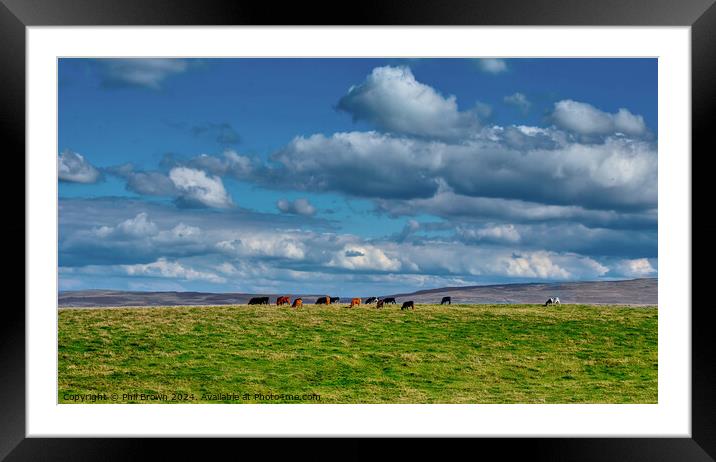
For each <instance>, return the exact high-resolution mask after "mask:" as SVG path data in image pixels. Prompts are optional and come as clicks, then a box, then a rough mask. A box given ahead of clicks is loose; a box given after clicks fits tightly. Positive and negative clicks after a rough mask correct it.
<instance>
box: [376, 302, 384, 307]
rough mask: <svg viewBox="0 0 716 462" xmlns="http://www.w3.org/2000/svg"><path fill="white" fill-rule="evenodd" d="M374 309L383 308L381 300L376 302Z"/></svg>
mask: <svg viewBox="0 0 716 462" xmlns="http://www.w3.org/2000/svg"><path fill="white" fill-rule="evenodd" d="M375 307H376V308H383V300H378V303H376V304H375Z"/></svg>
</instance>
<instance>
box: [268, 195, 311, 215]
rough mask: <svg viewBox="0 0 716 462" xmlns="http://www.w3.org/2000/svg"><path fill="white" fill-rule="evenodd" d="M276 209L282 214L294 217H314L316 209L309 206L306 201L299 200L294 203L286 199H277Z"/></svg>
mask: <svg viewBox="0 0 716 462" xmlns="http://www.w3.org/2000/svg"><path fill="white" fill-rule="evenodd" d="M276 207H277V208H278V209H279V210H280V211H281V212H283V213H293V214H295V215H307V216H311V215H315V214H316V207H314V206H313V205H311V203H310V202H309V201H308V199H303V198H299V199H296V200H294V201H289V200H287V199H279V200H278V201H277V202H276Z"/></svg>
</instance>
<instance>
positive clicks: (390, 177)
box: [272, 128, 657, 210]
mask: <svg viewBox="0 0 716 462" xmlns="http://www.w3.org/2000/svg"><path fill="white" fill-rule="evenodd" d="M519 131H520V133H521V134H522V136H524V137H526V138H528V139H534V140H533V142H529V141H525V142H524V143H523V146H525V148H523V149H519V148H516V147H514V145H513V144H511V143H510V142H508V141H506V136H509V135H507V134H506V133H505V130H492V131H491V132H490V137H491V138H482V139H476V140H471V141H465V142H463V143H460V144H452V143H445V142H441V141H427V140H420V139H414V138H406V137H396V136H391V135H387V134H380V133H376V132H350V133H335V134H333V135H332V136H330V137H326V136H324V135H313V136H311V137H309V138H303V137H298V138H295V139H294V140H293V141H291V143H289V144H288V145H287V146H286V147H285V148H284V149H282V150H281V151H279V152H277V153H276V154H274V155H273V157H272V159H273V160H274V161H276V162H277V163H278V164H279V165H280V166H281V167H283V169H285V170H286V171H287V172H290V173H291V174H290V175H289V174H288V173H286V174H283V175H281V177H284V178H287V181H288V182H289V183H290V182H293V183H291V184H292V186H293V187H295V188H297V189H303V190H309V191H339V192H343V193H345V194H348V195H352V196H358V197H371V198H377V199H420V198H422V199H426V198H429V197H432V196H434V195H435V193H436V192H437V191H438V187H439V186H440V184H442V183H444V184H445V185H446V186H447V187H448V188H449V189H451V190H453V191H455V192H456V193H458V194H461V195H465V196H473V197H488V198H503V199H520V200H529V201H532V202H542V203H544V204H552V205H573V206H582V207H586V208H592V209H594V208H602V209H632V210H634V209H642V210H643V209H648V208H654V207H655V206H656V199H657V181H656V180H657V155H656V150H655V149H654V146H653V145H652V144H651V143H648V142H645V141H639V140H632V139H627V138H623V137H608V138H607V139H605V140H604V142H603V143H602V144H586V145H585V144H580V143H578V142H574V141H570V140H565V139H562V138H561V137H560V136H559V134H554V136H552V135H551V133H550V132H548V131H544V130H542V131H532V132H530V131H529V130H526V129H524V128H521V129H519ZM545 137H548V138H550V139H551V142H552V143H553V144H555V147H551V148H545V147H543V145H544V141H543V139H544V138H545Z"/></svg>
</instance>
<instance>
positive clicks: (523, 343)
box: [45, 54, 673, 406]
mask: <svg viewBox="0 0 716 462" xmlns="http://www.w3.org/2000/svg"><path fill="white" fill-rule="evenodd" d="M659 59H660V58H659V57H514V56H511V57H507V56H499V55H498V56H475V57H471V56H468V57H436V56H430V55H429V54H426V56H425V57H414V56H411V57H396V56H386V57H357V56H356V57H276V56H274V57H207V56H196V55H193V56H178V55H177V56H160V55H157V56H142V57H138V56H126V57H119V56H111V57H97V56H85V57H73V56H59V57H57V61H56V71H57V75H56V84H55V85H56V87H55V89H56V93H57V143H56V144H57V152H56V154H53V152H52V150H50V151H49V152H48V153H47V156H49V157H47V159H46V160H45V162H47V163H50V164H51V162H52V161H53V159H52V156H53V155H56V158H55V159H54V160H55V161H56V164H57V170H56V171H57V183H56V186H57V190H56V191H57V196H56V201H57V235H56V249H57V255H56V258H57V274H56V276H57V296H56V299H57V312H56V316H57V331H56V335H57V342H56V345H57V371H56V373H57V388H56V390H57V396H56V397H52V399H53V400H56V403H58V404H60V405H66V404H70V405H71V404H224V405H225V404H258V405H271V404H310V405H315V406H320V405H322V404H398V405H400V404H428V405H433V404H462V405H465V404H514V405H522V404H529V405H531V404H659V403H660V400H659V349H658V345H659V329H658V319H659V304H658V302H659V300H658V293H659V290H658V289H659V284H658V282H659V252H658V251H659V239H658V238H659V219H658V218H659V201H658V199H659V172H658V160H659V156H658V151H659V146H658V145H659V137H658V134H659V129H660V127H659V126H658V123H659V120H660V114H659V69H660V67H659ZM664 142H666V139H665V140H664ZM662 167H663V166H662ZM662 199H663V196H662ZM662 205H663V204H662ZM49 206H52V204H48V207H49ZM662 256H663V255H662ZM666 267H668V265H666ZM664 277H665V278H666V277H667V276H666V273H665V274H664ZM665 280H667V279H665ZM54 293H55V290H54V288H53V290H52V295H53V296H54ZM671 308H673V307H671ZM50 312H51V316H54V309H53V308H50ZM663 313H664V312H663V311H662V314H663ZM662 320H663V319H662ZM51 394H52V393H50V395H51Z"/></svg>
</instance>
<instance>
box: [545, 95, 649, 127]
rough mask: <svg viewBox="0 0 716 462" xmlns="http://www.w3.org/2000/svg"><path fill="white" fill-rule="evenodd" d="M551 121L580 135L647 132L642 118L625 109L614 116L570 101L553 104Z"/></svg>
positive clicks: (587, 105) (585, 104)
mask: <svg viewBox="0 0 716 462" xmlns="http://www.w3.org/2000/svg"><path fill="white" fill-rule="evenodd" d="M552 119H553V120H554V122H555V124H556V125H557V126H559V127H562V128H564V129H566V130H570V131H572V132H575V133H578V134H580V135H608V134H611V133H624V134H627V135H643V134H645V133H646V131H647V129H646V124H645V123H644V118H643V117H642V116H640V115H635V114H632V113H631V112H629V111H628V110H627V109H624V108H621V109H619V111H618V112H616V113H615V114H610V113H608V112H604V111H601V110H599V109H597V108H595V107H594V106H592V105H591V104H587V103H581V102H578V101H573V100H570V99H567V100H562V101H558V102H556V103H555V104H554V112H553V113H552Z"/></svg>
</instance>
